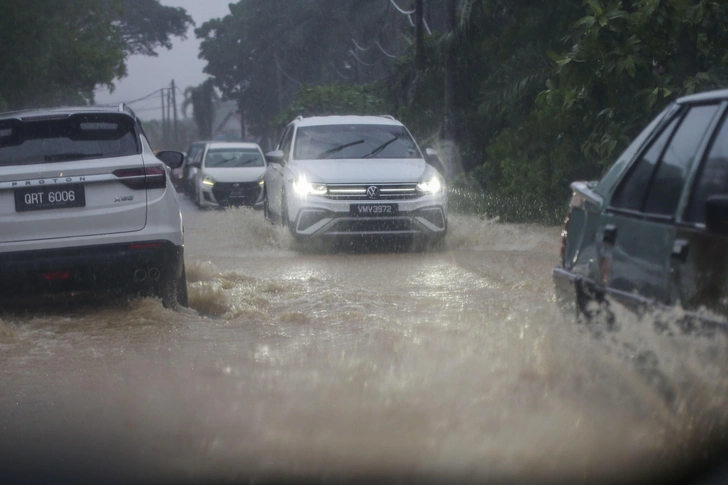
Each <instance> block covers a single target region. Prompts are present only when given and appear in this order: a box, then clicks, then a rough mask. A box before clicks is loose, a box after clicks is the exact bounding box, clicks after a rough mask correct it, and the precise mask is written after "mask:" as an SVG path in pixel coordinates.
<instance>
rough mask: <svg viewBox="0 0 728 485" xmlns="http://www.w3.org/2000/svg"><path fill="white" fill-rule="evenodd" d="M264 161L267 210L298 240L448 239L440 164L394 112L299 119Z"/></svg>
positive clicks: (290, 125)
mask: <svg viewBox="0 0 728 485" xmlns="http://www.w3.org/2000/svg"><path fill="white" fill-rule="evenodd" d="M266 158H267V160H268V169H267V171H266V174H265V184H264V185H265V195H264V199H263V209H264V212H265V214H266V216H267V217H268V218H269V219H271V220H276V221H281V222H282V223H283V224H284V225H285V226H288V227H289V228H290V230H291V232H292V233H293V235H294V236H295V237H296V239H299V240H302V239H308V238H336V237H348V236H354V237H360V236H407V237H413V238H417V239H419V240H423V241H426V242H429V243H434V242H440V241H442V239H443V238H444V237H445V233H446V232H447V198H446V195H445V183H444V173H443V172H444V170H443V168H442V165H441V164H440V162H439V160H438V159H437V154H436V153H435V152H434V151H433V150H428V151H427V152H426V155H423V154H422V152H421V151H420V149H419V147H418V146H417V144H416V143H415V140H414V139H413V138H412V135H411V134H410V133H409V131H408V130H407V128H405V127H404V125H402V123H400V122H398V121H396V120H395V119H393V118H392V117H390V116H324V117H312V118H301V117H299V118H297V119H296V120H294V121H293V122H292V123H290V124H289V125H288V127H287V128H286V130H285V132H284V133H283V136H282V138H281V141H280V144H279V145H278V148H277V150H275V151H273V152H270V153H268V154H267V155H266Z"/></svg>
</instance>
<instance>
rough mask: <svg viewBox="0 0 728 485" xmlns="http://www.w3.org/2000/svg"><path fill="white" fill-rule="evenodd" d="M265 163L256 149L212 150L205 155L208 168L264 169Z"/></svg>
mask: <svg viewBox="0 0 728 485" xmlns="http://www.w3.org/2000/svg"><path fill="white" fill-rule="evenodd" d="M264 166H265V162H264V161H263V156H262V155H261V154H260V151H259V150H256V149H255V148H211V149H210V150H208V151H207V155H205V167H208V168H243V167H245V168H248V167H264Z"/></svg>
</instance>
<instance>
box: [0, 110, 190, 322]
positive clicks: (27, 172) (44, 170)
mask: <svg viewBox="0 0 728 485" xmlns="http://www.w3.org/2000/svg"><path fill="white" fill-rule="evenodd" d="M182 160H183V154H182V153H180V152H173V151H162V152H159V153H157V155H156V156H155V154H154V153H153V151H152V148H151V147H150V145H149V142H148V141H147V137H146V135H145V134H144V130H143V129H142V126H141V124H140V122H139V120H138V118H137V117H136V116H135V115H134V113H133V112H132V111H131V110H130V109H129V108H128V107H126V106H124V105H120V106H114V107H99V106H88V107H78V108H57V109H43V110H29V111H16V112H8V113H0V228H2V230H0V296H3V297H5V296H7V295H14V294H18V293H20V294H34V293H56V292H74V291H88V290H90V291H98V290H103V291H110V290H112V291H116V290H120V291H124V292H128V293H138V294H145V295H153V296H157V297H159V298H161V299H162V301H163V303H164V305H165V306H166V307H169V308H175V309H178V308H179V306H180V305H183V306H184V305H186V304H187V286H186V279H185V268H184V254H183V252H184V251H183V231H182V218H181V214H180V209H179V206H178V203H177V195H176V193H175V190H174V189H173V187H172V184H171V183H170V178H169V171H170V168H177V167H179V166H180V164H181V163H182ZM165 164H166V165H165Z"/></svg>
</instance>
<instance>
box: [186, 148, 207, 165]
mask: <svg viewBox="0 0 728 485" xmlns="http://www.w3.org/2000/svg"><path fill="white" fill-rule="evenodd" d="M204 147H205V146H204V145H192V147H190V149H189V150H188V153H189V155H187V160H188V161H189V162H194V161H195V158H196V157H197V154H198V153H200V152H201V151H202V149H203V148H204Z"/></svg>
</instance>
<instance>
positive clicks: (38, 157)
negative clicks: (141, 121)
mask: <svg viewBox="0 0 728 485" xmlns="http://www.w3.org/2000/svg"><path fill="white" fill-rule="evenodd" d="M136 153H139V145H138V143H137V137H136V131H135V129H134V123H133V120H131V119H130V118H129V117H127V116H119V115H113V114H108V115H107V114H94V115H74V116H71V117H65V118H62V119H45V120H37V121H34V120H32V119H31V120H29V121H21V120H18V119H7V120H0V166H10V165H30V164H39V163H53V162H65V161H71V160H83V159H88V158H109V157H123V156H127V155H134V154H136Z"/></svg>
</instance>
